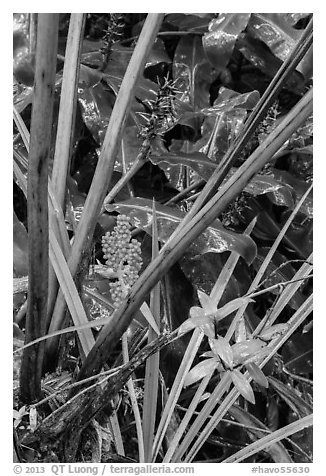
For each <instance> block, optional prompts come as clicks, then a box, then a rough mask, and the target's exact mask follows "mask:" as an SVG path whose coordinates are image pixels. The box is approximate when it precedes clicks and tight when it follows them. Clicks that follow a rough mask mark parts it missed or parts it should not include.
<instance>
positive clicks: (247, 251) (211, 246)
mask: <svg viewBox="0 0 326 476" xmlns="http://www.w3.org/2000/svg"><path fill="white" fill-rule="evenodd" d="M106 209H107V210H108V211H113V210H116V211H119V212H120V213H125V214H127V215H128V216H130V218H131V220H132V222H133V224H134V225H135V226H136V227H137V228H141V229H143V230H145V231H146V232H147V233H149V234H150V233H151V221H152V201H150V200H147V199H144V198H133V199H130V200H127V201H125V202H122V203H117V204H113V205H108V206H107V207H106ZM183 217H184V213H183V212H182V211H180V210H179V209H177V208H171V207H167V206H164V205H160V204H158V205H157V222H158V236H159V239H160V240H161V241H163V242H165V241H167V240H168V238H169V237H170V236H171V234H172V233H173V231H174V230H175V229H176V227H177V226H178V224H179V223H180V221H181V220H182V219H183ZM231 250H233V251H236V252H237V253H239V254H240V255H241V256H243V257H244V258H245V259H246V260H248V261H249V262H250V261H251V260H252V259H253V257H254V256H255V253H256V246H255V244H254V242H253V241H252V239H251V238H249V237H248V236H244V235H238V234H237V233H234V232H231V231H229V230H226V229H225V228H224V227H223V226H222V225H221V223H220V222H218V221H217V220H216V221H215V222H214V223H213V225H212V226H210V227H209V228H208V229H207V230H206V231H205V232H204V233H202V234H201V235H200V236H199V237H198V238H197V239H196V240H195V242H194V243H193V244H192V245H191V246H190V247H189V249H188V253H189V254H190V256H193V257H194V256H198V255H202V254H205V253H211V252H215V253H222V252H223V251H231Z"/></svg>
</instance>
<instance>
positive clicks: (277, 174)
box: [271, 169, 313, 218]
mask: <svg viewBox="0 0 326 476" xmlns="http://www.w3.org/2000/svg"><path fill="white" fill-rule="evenodd" d="M271 175H272V177H273V178H274V179H275V180H277V181H279V182H281V183H284V184H286V185H287V186H290V187H292V189H293V191H294V194H295V202H294V204H296V203H298V201H299V200H300V199H301V197H302V196H303V195H304V194H305V193H306V191H307V190H308V188H309V187H310V185H311V184H310V183H307V182H305V181H304V180H300V179H298V178H296V177H295V176H294V175H293V174H291V173H289V172H287V171H285V170H278V169H272V171H271ZM291 208H294V205H293V207H291ZM300 212H301V213H304V214H305V215H306V216H307V217H308V218H312V217H313V200H312V193H310V194H309V195H308V197H307V198H306V200H305V201H304V203H303V204H302V206H301V208H300Z"/></svg>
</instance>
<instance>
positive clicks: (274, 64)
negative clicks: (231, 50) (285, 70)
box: [237, 34, 303, 93]
mask: <svg viewBox="0 0 326 476" xmlns="http://www.w3.org/2000/svg"><path fill="white" fill-rule="evenodd" d="M237 49H238V50H239V51H240V52H241V53H242V54H243V56H244V57H245V58H246V59H247V60H248V61H250V63H251V64H253V65H254V66H255V67H256V68H257V69H259V70H260V71H261V72H262V73H264V75H266V76H267V77H268V78H273V77H274V76H275V75H276V73H277V71H278V70H279V68H280V67H281V65H282V61H281V60H280V59H279V58H277V57H276V56H274V55H273V53H272V52H271V51H270V50H269V48H268V47H267V46H266V45H265V44H264V43H262V42H261V41H259V40H257V39H256V38H253V37H251V36H250V35H248V34H246V35H240V38H239V40H238V42H237ZM242 80H245V83H249V84H250V87H252V86H253V85H254V87H255V89H258V90H259V91H260V92H261V93H263V91H264V89H265V88H266V85H265V81H263V82H262V81H259V77H257V72H252V73H248V74H247V75H242ZM286 87H287V88H288V89H290V90H294V91H296V92H299V91H301V90H302V87H303V79H302V76H301V75H300V74H299V73H298V72H294V73H293V74H292V75H291V77H290V78H289V79H288V81H287V83H286Z"/></svg>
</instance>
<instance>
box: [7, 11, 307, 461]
mask: <svg viewBox="0 0 326 476" xmlns="http://www.w3.org/2000/svg"><path fill="white" fill-rule="evenodd" d="M13 101H14V139H13V142H14V257H13V258H14V403H13V404H14V442H15V458H16V460H17V461H23V462H24V461H25V462H50V461H61V462H68V461H70V462H77V461H88V462H108V461H111V462H128V461H129V462H200V461H205V462H213V463H217V462H238V461H243V462H272V463H273V462H276V463H280V462H283V463H286V462H301V463H307V462H311V461H312V428H311V426H312V279H311V278H312V222H313V215H312V15H311V14H300V13H292V14H255V13H252V14H249V13H245V14H233V13H232V14H231V13H227V14H217V13H216V14H148V15H147V14H134V13H133V14H71V15H69V14H60V15H57V14H39V15H37V14H15V15H14V99H13Z"/></svg>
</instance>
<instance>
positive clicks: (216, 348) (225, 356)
mask: <svg viewBox="0 0 326 476" xmlns="http://www.w3.org/2000/svg"><path fill="white" fill-rule="evenodd" d="M209 345H210V347H211V349H212V351H213V352H214V354H215V355H216V356H218V357H220V358H221V359H222V360H223V362H224V363H225V364H226V366H227V367H228V368H229V369H232V367H233V353H232V349H231V346H230V344H229V342H228V341H227V340H226V339H224V337H218V339H209Z"/></svg>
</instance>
